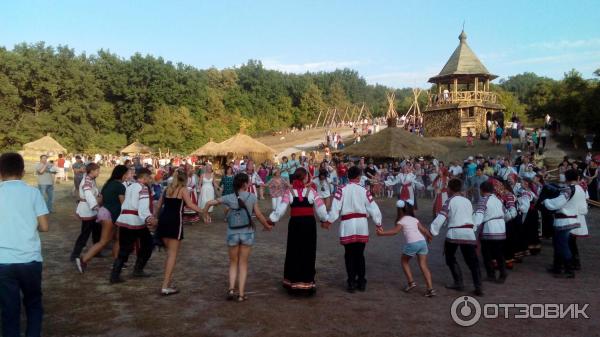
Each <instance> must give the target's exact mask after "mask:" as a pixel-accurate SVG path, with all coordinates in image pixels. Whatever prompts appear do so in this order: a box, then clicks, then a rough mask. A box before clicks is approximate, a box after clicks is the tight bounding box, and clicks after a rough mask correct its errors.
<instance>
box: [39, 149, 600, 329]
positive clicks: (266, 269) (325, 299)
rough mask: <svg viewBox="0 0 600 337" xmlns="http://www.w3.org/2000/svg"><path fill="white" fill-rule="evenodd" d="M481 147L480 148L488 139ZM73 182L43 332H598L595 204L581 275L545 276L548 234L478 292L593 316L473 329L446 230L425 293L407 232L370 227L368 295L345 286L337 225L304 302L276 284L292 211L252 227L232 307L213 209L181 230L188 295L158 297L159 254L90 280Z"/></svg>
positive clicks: (425, 211)
mask: <svg viewBox="0 0 600 337" xmlns="http://www.w3.org/2000/svg"><path fill="white" fill-rule="evenodd" d="M457 144H458V143H457ZM457 146H458V145H457ZM481 146H484V147H482V149H485V148H486V146H488V145H484V144H481ZM456 151H463V150H462V148H461V149H459V150H458V149H457V150H456ZM465 151H466V150H465ZM468 151H470V152H471V153H473V152H472V151H473V150H470V149H469V150H468ZM477 152H480V151H479V150H477V151H476V152H475V153H477ZM486 154H487V153H486ZM461 156H462V155H461ZM71 186H72V185H71V184H69V185H65V184H61V185H58V186H57V198H56V202H55V205H56V210H57V212H56V213H54V214H52V215H51V222H50V223H51V228H50V232H48V233H44V234H42V247H43V255H44V259H45V261H44V275H43V277H44V281H43V288H44V306H45V317H44V335H45V336H110V337H113V336H131V337H134V336H168V337H170V336H181V337H183V336H405V335H406V336H408V335H412V336H415V335H418V336H442V335H450V336H458V335H463V336H501V335H508V334H518V335H521V336H584V335H585V336H598V335H600V320H599V317H600V285H599V283H598V279H599V278H600V260H599V259H598V257H599V256H600V235H598V233H597V230H596V229H595V228H596V226H595V225H596V224H597V223H598V220H600V210H598V209H592V210H591V211H590V214H589V215H588V223H589V225H590V231H591V234H592V237H591V238H588V239H582V240H580V243H579V245H580V254H581V258H582V265H583V267H582V270H581V271H580V272H578V273H577V277H576V278H575V279H569V280H567V279H555V278H553V277H551V276H550V275H548V274H547V273H546V271H545V268H546V266H547V265H548V264H549V263H550V262H551V254H552V248H551V243H550V241H548V240H546V241H543V249H542V253H541V254H540V255H538V256H531V257H528V258H526V259H525V261H524V263H522V264H517V265H516V267H515V269H514V270H513V271H511V272H510V274H509V277H508V280H507V282H506V283H505V284H504V285H497V284H491V283H484V291H485V296H484V297H482V298H480V301H481V302H483V303H581V304H583V303H589V307H588V309H587V314H588V315H589V316H590V319H587V320H586V319H579V320H572V319H561V320H541V319H528V320H523V319H514V318H513V319H503V318H499V319H494V320H491V319H487V320H485V319H482V320H481V321H480V322H479V323H477V324H476V325H474V326H472V327H468V328H466V327H460V326H458V325H457V324H455V323H454V322H453V321H452V318H451V316H450V307H451V304H452V302H453V301H454V300H455V299H456V298H457V297H459V296H461V295H469V294H470V291H471V290H472V289H471V286H470V285H471V282H470V277H469V275H468V274H467V271H468V269H467V268H466V265H465V264H464V263H463V261H462V260H461V259H462V257H460V256H459V261H460V263H461V266H462V268H463V274H464V277H465V281H466V282H465V284H466V286H467V287H466V290H465V291H464V292H455V291H451V290H447V289H445V288H444V284H445V283H447V282H449V281H450V273H449V271H448V269H447V267H446V266H445V264H444V257H443V254H442V247H443V242H444V235H443V233H442V235H440V236H438V237H436V238H435V239H434V241H433V243H432V244H431V245H430V254H429V266H430V268H431V270H432V273H433V280H434V287H435V288H436V289H437V290H438V296H437V297H434V298H425V297H423V292H424V291H425V287H424V281H423V279H422V277H421V275H420V272H419V270H418V268H417V266H416V265H415V264H413V273H414V274H415V278H416V281H417V283H418V288H416V289H414V290H413V292H411V293H409V294H406V293H404V292H402V288H403V287H404V285H405V279H404V275H403V274H402V271H401V267H400V254H401V250H402V238H401V237H400V236H396V237H377V236H376V235H374V232H375V231H374V229H372V230H371V241H370V242H369V243H368V244H367V249H366V261H367V279H368V281H369V282H368V287H367V291H366V292H364V293H355V294H349V293H347V292H346V291H345V288H344V286H345V278H346V276H345V268H344V258H343V248H342V246H341V245H340V244H339V243H338V237H337V230H338V226H337V224H336V225H334V226H333V227H332V229H331V230H330V231H326V230H322V229H319V231H318V248H317V285H318V291H317V294H316V295H315V296H314V297H311V298H297V297H290V296H289V295H288V294H287V293H286V292H285V291H283V289H282V288H281V285H280V281H281V278H282V274H283V262H284V257H285V245H286V235H287V218H285V219H283V220H282V221H281V222H280V223H279V224H278V225H277V226H276V228H275V229H274V230H273V231H272V232H258V233H257V241H256V244H255V246H254V248H253V252H252V256H251V260H250V274H249V278H248V285H247V287H248V291H249V301H247V302H245V303H232V302H227V301H225V299H224V297H225V296H224V295H225V291H226V288H227V267H228V259H227V248H226V245H225V231H226V227H225V226H226V225H225V224H224V223H223V222H222V218H223V217H222V210H221V208H217V209H216V210H215V216H214V219H215V222H214V223H212V224H208V225H207V224H203V223H199V224H195V225H191V226H186V227H185V239H184V241H183V244H182V249H181V255H180V259H179V261H178V264H177V267H176V270H175V279H176V284H177V286H178V287H179V288H180V290H181V293H180V294H178V295H174V296H171V297H167V298H163V297H160V296H159V294H158V293H159V288H160V284H161V281H162V270H163V268H162V267H163V263H164V259H165V257H166V254H165V253H164V252H158V251H155V252H154V254H153V256H152V258H151V260H150V262H149V265H148V267H147V271H149V272H152V273H153V274H154V277H151V278H148V279H143V280H140V279H132V278H131V277H129V273H130V271H129V272H128V271H125V272H124V275H125V277H126V279H127V281H126V282H125V283H123V284H119V285H110V284H109V283H108V276H109V272H110V267H111V259H110V258H97V259H94V260H93V261H92V262H91V264H90V266H89V269H88V271H87V272H86V274H84V275H80V274H79V273H78V272H77V271H76V268H75V266H74V265H73V264H72V263H71V262H69V254H70V252H71V249H72V246H73V243H74V241H75V238H76V237H77V235H78V234H79V227H80V224H79V222H78V221H77V219H76V218H75V217H74V215H73V212H74V208H75V203H74V201H73V199H72V197H71V196H70V195H69V193H70V188H71ZM377 202H378V204H379V206H380V208H381V210H382V213H383V214H384V226H385V227H387V228H389V227H391V226H392V224H393V222H394V218H395V208H394V201H393V200H391V199H381V200H377ZM269 204H270V203H267V202H261V208H262V209H263V210H264V211H265V212H267V211H268V210H269V207H270V206H269ZM419 205H420V210H419V211H418V212H417V217H418V218H419V219H421V221H422V222H423V223H425V224H426V225H428V224H429V222H430V220H431V200H429V199H421V200H419ZM133 258H134V257H133ZM132 260H133V259H132ZM131 262H132V261H130V264H132V263H131Z"/></svg>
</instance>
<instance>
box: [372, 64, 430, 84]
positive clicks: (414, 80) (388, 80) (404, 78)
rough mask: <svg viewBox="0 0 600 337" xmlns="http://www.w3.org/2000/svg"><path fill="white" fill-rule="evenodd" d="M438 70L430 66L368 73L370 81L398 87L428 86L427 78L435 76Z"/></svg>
mask: <svg viewBox="0 0 600 337" xmlns="http://www.w3.org/2000/svg"><path fill="white" fill-rule="evenodd" d="M436 74H437V71H436V69H435V68H433V67H429V68H427V69H424V70H422V71H392V72H387V73H380V74H375V75H367V76H365V78H366V79H367V81H368V82H369V83H379V84H384V85H388V86H393V87H397V88H402V87H428V86H429V84H428V83H427V80H429V78H430V77H432V76H435V75H436Z"/></svg>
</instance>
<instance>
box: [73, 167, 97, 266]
mask: <svg viewBox="0 0 600 337" xmlns="http://www.w3.org/2000/svg"><path fill="white" fill-rule="evenodd" d="M85 172H86V174H85V176H84V178H83V179H82V180H81V183H80V184H79V202H78V203H77V210H76V211H75V214H76V215H77V217H78V218H79V219H81V232H80V234H79V236H78V237H77V240H76V241H75V246H74V247H73V252H72V253H71V261H75V259H76V258H78V257H80V255H81V252H82V251H83V248H84V247H85V245H86V244H87V241H88V239H89V237H90V235H91V236H92V242H93V243H94V244H96V243H97V242H99V241H100V234H101V233H102V226H101V225H100V224H99V223H97V222H96V216H97V214H98V208H99V207H100V206H101V203H102V196H101V195H100V193H99V192H98V188H97V187H96V177H98V175H99V174H100V166H98V164H96V163H89V164H87V165H86V167H85Z"/></svg>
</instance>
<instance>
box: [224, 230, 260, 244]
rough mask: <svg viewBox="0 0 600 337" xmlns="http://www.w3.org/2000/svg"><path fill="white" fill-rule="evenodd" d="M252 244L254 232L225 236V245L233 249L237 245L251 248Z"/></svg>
mask: <svg viewBox="0 0 600 337" xmlns="http://www.w3.org/2000/svg"><path fill="white" fill-rule="evenodd" d="M253 244H254V232H252V233H237V234H228V235H227V245H228V246H229V247H235V246H237V245H244V246H252V245H253Z"/></svg>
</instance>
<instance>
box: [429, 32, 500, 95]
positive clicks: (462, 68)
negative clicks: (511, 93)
mask: <svg viewBox="0 0 600 337" xmlns="http://www.w3.org/2000/svg"><path fill="white" fill-rule="evenodd" d="M458 40H459V41H460V43H459V44H458V47H456V49H455V50H454V53H452V56H450V59H449V60H448V62H446V65H444V68H442V71H440V73H439V74H438V75H437V76H434V77H432V78H430V79H429V82H431V83H436V82H440V81H443V80H445V79H448V78H452V77H457V76H464V75H467V76H480V77H481V78H489V79H490V80H493V79H494V78H496V77H498V76H496V75H493V74H491V73H490V72H489V71H488V70H487V68H486V67H485V66H484V65H483V63H481V61H480V60H479V58H478V57H477V55H475V53H474V52H473V50H471V48H470V47H469V45H468V44H467V34H465V31H464V30H463V31H462V32H461V33H460V35H459V36H458Z"/></svg>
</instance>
